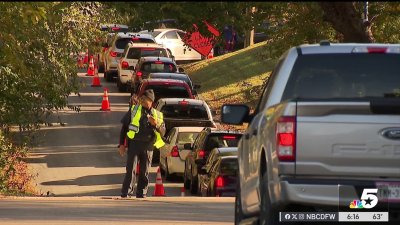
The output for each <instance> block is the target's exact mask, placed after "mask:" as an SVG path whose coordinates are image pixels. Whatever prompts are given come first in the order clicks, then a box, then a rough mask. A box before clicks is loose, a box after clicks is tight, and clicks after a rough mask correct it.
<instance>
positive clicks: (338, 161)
mask: <svg viewBox="0 0 400 225" xmlns="http://www.w3.org/2000/svg"><path fill="white" fill-rule="evenodd" d="M296 111H297V118H296V120H297V121H296V168H295V169H296V175H317V176H318V175H325V176H358V177H385V178H386V177H388V178H399V177H400V115H396V114H393V115H390V114H374V113H372V112H371V109H370V103H369V102H356V103H354V102H298V103H297V110H296Z"/></svg>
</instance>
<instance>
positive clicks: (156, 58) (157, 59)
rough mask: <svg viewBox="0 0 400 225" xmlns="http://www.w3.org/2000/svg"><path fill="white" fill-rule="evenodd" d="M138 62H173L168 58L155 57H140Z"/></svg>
mask: <svg viewBox="0 0 400 225" xmlns="http://www.w3.org/2000/svg"><path fill="white" fill-rule="evenodd" d="M140 61H142V62H152V61H153V62H154V61H162V62H170V63H174V61H173V60H172V59H171V58H168V57H155V56H146V57H141V58H140Z"/></svg>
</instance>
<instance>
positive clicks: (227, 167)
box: [220, 158, 239, 175]
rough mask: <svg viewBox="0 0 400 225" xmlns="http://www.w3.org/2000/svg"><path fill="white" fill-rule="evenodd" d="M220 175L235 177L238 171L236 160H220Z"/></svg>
mask: <svg viewBox="0 0 400 225" xmlns="http://www.w3.org/2000/svg"><path fill="white" fill-rule="evenodd" d="M220 170H221V173H223V174H224V175H236V171H238V170H239V165H238V160H237V158H225V159H222V160H221V164H220Z"/></svg>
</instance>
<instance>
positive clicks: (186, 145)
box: [183, 143, 192, 150]
mask: <svg viewBox="0 0 400 225" xmlns="http://www.w3.org/2000/svg"><path fill="white" fill-rule="evenodd" d="M183 149H188V150H192V144H190V143H186V144H184V145H183Z"/></svg>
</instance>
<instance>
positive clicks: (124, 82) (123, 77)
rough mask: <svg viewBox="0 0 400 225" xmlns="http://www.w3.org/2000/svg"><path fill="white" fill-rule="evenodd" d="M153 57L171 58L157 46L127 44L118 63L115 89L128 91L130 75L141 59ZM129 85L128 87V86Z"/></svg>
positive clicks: (165, 50) (164, 50)
mask: <svg viewBox="0 0 400 225" xmlns="http://www.w3.org/2000/svg"><path fill="white" fill-rule="evenodd" d="M147 56H155V57H158V56H160V57H168V58H172V55H170V54H169V52H168V51H167V49H165V48H164V47H161V46H160V45H158V44H152V43H151V44H148V43H147V44H145V43H128V45H127V46H126V47H125V50H124V52H123V53H122V57H121V59H120V63H118V68H117V71H118V79H117V87H118V90H119V91H120V92H123V91H127V89H128V87H129V89H130V82H131V80H132V73H133V70H134V69H135V66H136V64H137V62H138V61H139V59H140V58H141V57H147ZM128 85H129V86H128Z"/></svg>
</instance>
